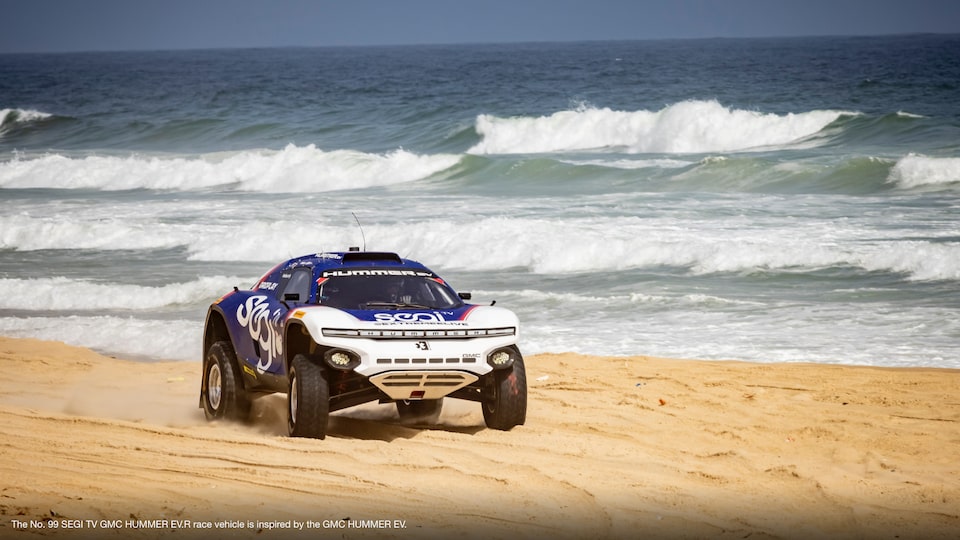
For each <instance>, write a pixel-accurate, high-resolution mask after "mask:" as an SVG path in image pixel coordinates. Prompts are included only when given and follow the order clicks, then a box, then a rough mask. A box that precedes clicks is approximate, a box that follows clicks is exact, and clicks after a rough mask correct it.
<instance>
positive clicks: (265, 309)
mask: <svg viewBox="0 0 960 540" xmlns="http://www.w3.org/2000/svg"><path fill="white" fill-rule="evenodd" d="M281 311H282V310H281V309H280V308H277V309H276V310H275V311H274V312H273V314H272V316H271V313H270V304H269V302H267V296H266V295H262V294H261V295H257V296H251V297H250V298H247V301H246V302H244V303H243V304H240V306H239V307H237V322H238V323H240V325H241V326H243V327H244V328H246V329H247V331H248V332H249V333H250V337H251V338H253V339H254V340H255V341H256V342H257V343H259V344H260V351H261V355H260V359H259V361H258V362H257V371H258V372H260V373H263V372H265V371H267V370H268V369H270V366H272V365H273V361H274V359H276V358H277V357H278V356H280V354H281V353H282V352H283V342H282V340H281V339H280V326H281V322H280V315H281ZM264 356H265V358H264Z"/></svg>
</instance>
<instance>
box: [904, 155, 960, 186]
mask: <svg viewBox="0 0 960 540" xmlns="http://www.w3.org/2000/svg"><path fill="white" fill-rule="evenodd" d="M887 181H888V182H890V183H892V184H896V185H897V186H898V187H901V188H917V187H930V186H945V185H948V184H958V183H960V158H934V157H927V156H922V155H918V154H909V155H907V156H905V157H903V158H901V159H900V160H899V161H897V164H896V165H894V166H893V169H891V170H890V175H889V176H888V177H887Z"/></svg>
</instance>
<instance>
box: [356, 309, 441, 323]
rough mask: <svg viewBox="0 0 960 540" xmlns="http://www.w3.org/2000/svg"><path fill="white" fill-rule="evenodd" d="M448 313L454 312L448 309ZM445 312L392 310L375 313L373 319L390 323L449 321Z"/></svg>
mask: <svg viewBox="0 0 960 540" xmlns="http://www.w3.org/2000/svg"><path fill="white" fill-rule="evenodd" d="M446 313H448V314H452V313H453V312H452V311H447V312H446ZM443 314H444V312H441V311H432V312H429V313H408V312H403V311H401V312H390V313H374V314H373V319H374V320H375V321H377V322H390V323H408V322H428V323H439V322H447V319H445V318H444V315H443Z"/></svg>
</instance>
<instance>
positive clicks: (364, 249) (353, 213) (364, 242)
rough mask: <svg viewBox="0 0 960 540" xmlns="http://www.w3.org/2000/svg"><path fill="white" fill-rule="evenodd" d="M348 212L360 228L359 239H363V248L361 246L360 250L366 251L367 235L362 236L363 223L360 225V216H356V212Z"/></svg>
mask: <svg viewBox="0 0 960 540" xmlns="http://www.w3.org/2000/svg"><path fill="white" fill-rule="evenodd" d="M350 214H351V215H352V216H353V219H355V220H356V221H357V227H359V228H360V239H361V240H363V248H362V251H366V250H367V237H366V236H364V234H363V225H360V218H358V217H357V214H356V212H350Z"/></svg>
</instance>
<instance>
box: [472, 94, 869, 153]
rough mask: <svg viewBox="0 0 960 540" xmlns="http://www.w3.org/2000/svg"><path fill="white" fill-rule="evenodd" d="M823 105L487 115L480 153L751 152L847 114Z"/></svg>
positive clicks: (690, 104) (701, 104)
mask: <svg viewBox="0 0 960 540" xmlns="http://www.w3.org/2000/svg"><path fill="white" fill-rule="evenodd" d="M856 114H858V113H853V112H846V111H835V110H816V111H810V112H805V113H799V114H793V113H791V114H786V115H777V114H771V113H767V114H765V113H760V112H756V111H747V110H741V109H730V108H727V107H724V106H723V105H721V104H720V103H718V102H717V101H714V100H710V101H683V102H680V103H676V104H674V105H670V106H667V107H665V108H663V109H661V110H659V111H614V110H611V109H608V108H603V109H597V108H592V107H580V108H578V109H576V110H571V111H560V112H556V113H554V114H552V115H550V116H541V117H537V118H498V117H495V116H492V115H486V114H483V115H480V116H478V117H477V120H476V130H477V133H478V134H479V135H480V137H481V141H480V142H479V143H478V144H476V145H475V146H474V147H473V148H471V149H470V150H469V152H470V153H473V154H523V153H550V152H569V151H584V150H598V149H617V150H621V151H626V152H628V153H676V154H682V153H703V152H731V151H748V150H752V149H758V148H762V147H769V146H782V145H787V144H791V143H797V142H799V141H802V140H803V139H805V138H807V137H810V136H811V135H814V134H816V133H817V132H819V131H820V130H822V129H823V128H825V127H826V126H828V125H829V124H830V123H832V122H834V121H835V120H837V119H838V118H840V117H841V116H844V115H856Z"/></svg>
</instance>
